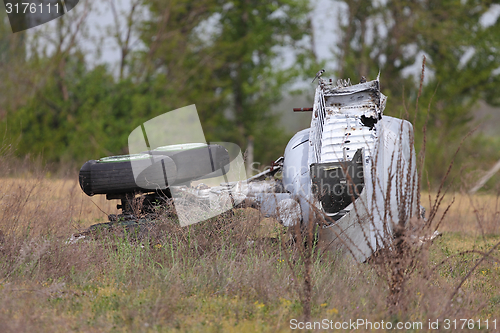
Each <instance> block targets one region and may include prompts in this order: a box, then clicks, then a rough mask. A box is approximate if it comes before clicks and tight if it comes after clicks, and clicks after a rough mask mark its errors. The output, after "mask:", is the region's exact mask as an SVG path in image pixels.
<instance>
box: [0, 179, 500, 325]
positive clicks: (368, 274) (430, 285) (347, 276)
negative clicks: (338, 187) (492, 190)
mask: <svg viewBox="0 0 500 333" xmlns="http://www.w3.org/2000/svg"><path fill="white" fill-rule="evenodd" d="M0 188H1V190H0V193H1V194H0V207H1V211H0V230H2V231H3V239H2V243H1V244H0V247H1V250H0V331H1V332H28V331H29V332H32V331H36V332H67V331H82V332H105V331H127V332H130V331H134V332H141V331H143V332H150V331H151V332H156V331H162V332H163V331H182V332H184V331H190V332H220V331H224V332H280V331H283V332H284V331H289V328H290V319H292V318H295V319H299V320H300V319H301V318H302V314H303V298H302V297H301V296H300V293H299V292H300V290H302V289H301V288H303V279H304V276H305V266H304V263H303V261H302V259H301V257H300V256H298V255H297V253H294V248H293V247H288V248H287V247H282V246H281V245H280V244H281V243H282V242H283V243H287V242H288V241H289V238H288V235H287V234H285V232H286V230H284V229H283V228H281V227H279V226H278V225H276V224H275V223H274V222H273V221H272V220H269V219H264V218H263V217H261V216H260V215H259V214H258V213H257V212H256V211H255V210H252V209H246V210H243V209H241V210H236V211H235V212H234V214H225V215H224V216H219V217H217V218H213V219H211V220H209V221H206V222H203V223H199V224H196V225H193V226H190V227H185V228H181V227H179V226H178V224H177V223H176V222H175V221H173V220H171V219H169V218H167V217H163V219H162V221H161V223H159V224H158V225H156V226H152V227H151V228H150V229H149V237H147V238H143V239H142V240H140V241H137V240H136V239H133V237H125V238H117V237H114V236H109V237H106V235H104V237H100V238H99V239H96V240H88V241H82V242H79V243H76V244H67V243H66V240H67V239H68V237H69V236H70V235H71V233H73V232H75V231H76V230H77V229H82V228H84V227H87V226H89V225H90V224H93V223H96V222H99V221H104V219H105V216H104V214H103V213H102V212H101V211H100V210H99V209H98V208H97V207H96V206H95V205H94V204H92V202H91V200H93V201H94V202H95V203H96V204H97V206H99V207H100V208H101V209H102V210H103V211H106V213H113V208H114V205H115V204H116V203H110V202H106V201H105V200H104V198H103V197H102V196H101V197H94V198H89V197H87V196H85V195H84V194H83V193H82V192H81V190H80V189H79V187H78V184H77V183H76V181H75V180H66V181H65V180H47V179H44V178H42V177H26V178H23V179H12V178H4V179H2V180H1V186H0ZM459 200H462V201H459ZM471 202H472V203H474V204H472V203H471ZM423 203H424V205H425V203H426V201H425V200H423ZM496 203H497V199H496V198H495V197H492V196H485V195H482V196H477V197H474V198H472V201H468V198H467V197H466V196H461V195H457V196H456V202H455V204H454V205H453V206H452V208H451V210H450V213H449V216H448V217H447V218H446V219H445V221H444V222H443V224H442V227H441V228H440V230H441V231H443V233H444V234H443V237H441V238H439V239H437V240H436V241H435V242H434V244H433V245H432V246H431V247H430V251H429V252H428V253H427V254H425V255H424V256H422V257H421V258H420V260H422V264H421V265H420V266H419V267H420V268H421V271H418V272H417V273H415V274H414V275H413V276H412V278H411V279H410V280H409V282H408V286H407V288H406V296H405V297H406V304H407V307H408V309H407V311H406V312H401V313H397V314H392V315H389V313H388V311H387V305H386V297H387V294H388V287H387V285H386V284H385V283H384V281H382V280H381V279H380V278H379V277H378V275H377V274H376V269H375V267H374V266H373V265H371V264H358V263H355V262H354V261H352V260H351V259H350V257H349V256H343V255H341V254H332V253H329V254H321V253H318V252H317V251H313V253H312V258H311V259H312V261H311V262H312V263H311V265H312V269H311V281H312V293H311V295H310V297H311V302H310V304H311V320H313V321H314V320H316V321H318V320H322V319H328V320H333V321H334V322H337V321H341V322H342V321H349V320H356V319H358V318H363V319H367V320H371V321H373V322H375V321H379V322H380V321H381V320H384V321H385V322H387V321H391V322H394V323H395V322H397V321H420V322H423V323H424V325H426V324H427V323H428V320H435V319H438V317H439V316H440V315H441V317H440V319H441V320H442V319H443V318H450V319H460V318H472V319H475V320H486V319H490V321H491V320H493V319H497V322H498V325H499V328H500V322H499V321H500V298H499V297H498V294H499V292H500V265H499V264H498V262H497V263H495V261H494V260H493V259H491V258H494V257H495V258H498V257H499V253H498V250H496V251H494V252H492V253H491V257H489V258H488V260H483V261H482V262H479V260H480V258H483V257H484V256H483V255H481V253H480V252H486V251H489V249H491V247H492V245H493V244H495V243H496V242H498V240H499V238H500V233H499V229H498V224H499V218H498V208H497V207H498V206H496ZM479 204H482V206H479ZM475 207H483V208H484V209H483V210H482V211H481V214H483V215H479V213H474V208H475ZM478 216H482V217H481V218H482V222H481V223H478V222H477V217H478ZM475 218H476V219H475ZM464 250H473V251H475V252H468V253H462V254H460V252H463V251H464ZM286 258H290V260H291V263H292V265H291V267H290V266H289V265H288V264H287V262H286ZM477 263H479V265H478V267H477V268H476V269H475V270H474V271H472V273H471V274H470V277H469V278H468V279H467V280H466V282H465V283H463V285H462V286H461V287H460V288H459V291H458V293H457V294H456V295H454V292H455V290H456V287H457V286H458V285H459V283H460V282H461V281H462V279H463V278H464V277H465V276H466V275H467V274H468V272H470V271H471V269H472V268H473V267H474V266H475V265H476V264H477ZM451 298H452V300H451V305H452V306H451V308H450V310H448V311H447V312H445V313H443V309H444V308H445V307H446V305H447V303H448V302H449V301H450V299H451ZM443 316H444V317H443ZM441 327H442V326H441ZM424 328H426V326H424ZM359 331H365V330H364V329H360V330H359ZM424 331H426V330H425V329H424Z"/></svg>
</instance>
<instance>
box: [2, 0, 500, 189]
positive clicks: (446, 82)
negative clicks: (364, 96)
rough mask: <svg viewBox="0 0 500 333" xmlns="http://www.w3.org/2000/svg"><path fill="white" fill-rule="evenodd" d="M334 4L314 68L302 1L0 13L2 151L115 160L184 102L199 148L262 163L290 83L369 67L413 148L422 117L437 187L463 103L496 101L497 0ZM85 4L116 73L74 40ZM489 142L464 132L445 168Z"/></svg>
mask: <svg viewBox="0 0 500 333" xmlns="http://www.w3.org/2000/svg"><path fill="white" fill-rule="evenodd" d="M335 3H336V4H337V5H336V6H335V7H334V8H337V10H336V11H332V12H331V13H329V14H328V16H329V19H331V20H334V21H335V22H336V23H335V24H336V25H337V27H338V29H337V30H336V31H337V32H336V35H333V34H332V36H331V41H332V42H331V45H329V46H330V48H331V50H332V56H331V59H328V60H326V61H325V60H319V59H318V58H317V55H316V53H317V52H316V50H315V46H314V41H315V40H317V35H318V34H325V33H330V34H331V32H326V31H319V30H318V29H313V26H314V23H315V17H314V11H313V6H314V4H313V3H312V2H310V1H307V0H276V1H271V2H260V1H255V0H239V1H222V0H199V1H195V2H192V1H186V0H169V1H160V0H131V2H130V5H129V6H127V7H126V10H123V8H122V7H120V6H118V3H117V2H115V1H114V0H108V1H104V2H99V3H92V2H90V1H80V4H79V5H78V6H77V7H75V9H73V10H72V11H71V12H70V13H68V14H67V15H64V16H63V17H61V18H59V19H57V20H56V21H55V22H54V23H53V24H52V25H46V26H43V27H41V28H40V29H36V30H34V31H35V32H30V31H28V32H22V33H16V34H12V32H11V31H10V27H9V26H8V20H7V17H6V15H5V14H4V13H2V14H1V15H2V16H0V19H1V21H0V23H1V24H0V74H1V75H2V80H1V82H0V89H1V94H0V122H1V124H0V125H1V127H0V131H1V133H0V134H1V135H2V138H3V141H4V144H8V143H13V144H15V145H16V152H17V154H18V155H20V156H23V155H26V154H32V155H33V154H35V155H36V154H41V155H42V157H43V159H44V160H45V161H48V162H55V163H61V162H62V163H67V162H74V163H76V164H79V163H81V162H83V161H85V160H87V159H91V158H98V157H102V156H106V155H116V154H124V153H127V137H128V134H129V133H130V131H131V130H133V129H134V128H135V127H137V126H139V125H140V124H141V123H142V122H144V121H146V120H149V119H151V118H153V117H155V116H157V115H160V114H162V113H165V112H168V111H170V110H174V109H176V108H179V107H183V106H185V105H190V104H196V106H197V109H198V112H199V115H200V119H201V121H202V125H203V129H204V132H205V135H206V137H207V140H208V141H230V142H235V143H237V144H238V145H240V147H242V149H243V150H244V149H245V148H246V147H247V144H248V142H249V140H253V141H254V142H255V159H256V160H257V161H259V162H262V163H263V164H264V165H268V164H269V163H270V162H271V161H272V160H274V159H275V158H276V157H278V156H280V155H281V154H282V153H283V149H284V146H285V144H286V142H287V140H288V139H289V138H290V137H291V135H292V134H293V133H287V132H286V131H285V130H284V129H283V128H282V127H281V126H280V121H279V117H278V116H277V115H276V114H273V113H272V112H271V109H272V108H273V106H275V105H277V103H279V102H280V101H281V100H282V99H283V97H284V96H285V95H286V94H287V93H289V92H290V91H291V90H293V89H294V87H295V85H294V83H297V82H301V81H304V80H306V79H309V80H310V78H311V77H314V74H315V73H316V71H317V70H318V69H320V68H322V67H324V66H326V68H329V69H330V71H331V72H333V74H334V75H333V76H334V77H336V78H349V77H350V78H351V80H352V81H353V82H356V81H357V80H358V79H359V78H360V77H361V76H365V77H367V78H369V79H373V78H375V77H376V76H377V75H378V73H379V72H380V74H381V81H382V91H383V92H384V94H386V95H388V96H389V99H388V105H387V107H386V113H387V114H390V115H395V116H403V117H408V118H409V119H410V120H411V121H413V122H414V125H415V127H416V129H417V131H416V133H417V137H416V144H417V149H420V142H421V141H422V140H421V135H422V134H421V131H419V129H420V128H422V126H423V123H424V122H427V123H428V130H427V151H428V157H427V159H426V163H427V165H426V171H427V173H428V175H429V177H430V178H431V179H438V178H439V177H441V176H442V175H443V174H444V173H445V172H446V168H444V165H445V164H446V162H447V161H449V159H450V158H451V156H452V155H453V153H454V148H456V146H458V142H459V141H460V139H461V137H462V136H464V135H465V134H466V133H467V132H468V131H469V130H470V129H471V128H472V127H473V124H474V122H473V121H472V116H473V112H474V108H475V107H476V106H477V102H478V101H479V100H482V101H485V102H487V103H489V104H491V105H500V97H499V96H500V91H499V89H500V84H499V83H500V82H499V81H500V73H499V67H500V59H499V58H500V53H499V52H498V50H499V48H500V45H499V44H500V20H496V21H494V22H493V23H492V24H489V25H485V24H484V23H483V21H482V18H483V16H484V14H485V13H486V12H487V11H488V10H489V9H490V8H491V6H493V5H495V3H499V2H498V1H480V0H468V1H461V0H446V1H432V0H423V1H412V0H397V1H391V0H389V1H386V2H384V3H379V2H367V1H361V0H354V1H337V2H335ZM99 10H100V11H108V12H109V13H111V15H112V17H113V20H112V21H111V22H109V25H108V28H107V29H104V30H103V31H102V32H101V34H102V35H101V36H100V38H101V39H99V38H97V39H96V38H95V37H93V38H94V40H93V43H94V44H96V45H98V44H99V43H102V41H104V40H106V41H107V42H106V43H107V44H109V45H106V46H107V47H113V48H115V49H117V50H119V54H120V56H119V59H118V61H117V64H116V70H114V68H113V66H110V65H109V64H108V63H106V62H104V61H102V62H101V63H99V62H97V63H96V61H93V60H92V59H96V57H95V55H94V54H90V52H89V51H88V50H87V49H86V48H85V47H84V44H83V43H81V41H82V40H85V39H86V38H88V36H89V34H90V33H91V32H92V29H91V28H92V27H91V24H92V22H90V20H89V17H90V16H91V14H92V13H93V12H94V11H99ZM144 13H146V14H144ZM49 29H50V31H49ZM105 37H106V38H107V39H104V38H105ZM323 40H324V38H323ZM423 55H425V56H426V59H427V62H426V79H425V81H424V82H423V86H422V88H420V81H419V78H418V74H412V73H416V71H413V72H412V71H409V68H412V67H413V68H418V67H419V64H420V63H421V59H422V56H423ZM290 59H292V61H290ZM288 63H289V64H288ZM419 91H420V98H419V101H418V106H416V105H417V103H416V101H417V96H418V95H419ZM428 111H429V112H428ZM467 142H468V143H467ZM498 143H499V142H498V138H495V137H485V136H482V135H481V134H480V133H478V134H476V135H473V137H472V138H471V139H470V140H468V141H466V143H465V144H464V146H463V149H464V151H465V152H466V154H463V155H462V156H463V157H462V160H459V162H460V161H461V162H465V158H466V157H470V155H473V156H475V158H476V160H478V159H479V160H482V161H484V162H485V163H486V164H488V163H493V161H494V159H495V158H497V159H498V158H499V157H500V153H499V152H498V151H499V149H498ZM478 147H480V148H478ZM436 166H439V167H436ZM457 172H458V171H457Z"/></svg>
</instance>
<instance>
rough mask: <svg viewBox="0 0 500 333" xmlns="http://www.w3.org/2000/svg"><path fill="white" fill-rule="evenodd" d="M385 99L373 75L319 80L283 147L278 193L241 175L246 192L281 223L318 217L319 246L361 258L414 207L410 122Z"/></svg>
mask: <svg viewBox="0 0 500 333" xmlns="http://www.w3.org/2000/svg"><path fill="white" fill-rule="evenodd" d="M385 102H386V97H385V96H384V95H383V94H382V93H381V92H380V86H379V80H378V79H377V80H373V81H369V82H365V83H360V84H356V85H351V84H350V83H349V82H346V81H339V82H337V83H336V84H334V83H332V82H331V80H329V81H326V80H322V79H321V80H320V82H319V85H318V87H317V89H316V94H315V100H314V107H313V110H312V119H311V126H310V128H307V129H304V130H302V131H300V132H298V133H297V134H295V135H294V136H293V138H292V139H291V140H290V142H289V143H288V145H287V147H286V149H285V154H284V159H283V161H282V166H281V168H282V173H283V177H282V180H281V182H282V183H281V187H280V188H279V192H280V193H276V192H274V191H273V190H271V188H275V187H270V188H269V189H270V190H269V191H265V193H263V191H260V192H254V191H252V182H253V181H254V180H252V179H249V181H248V186H249V189H250V191H249V192H248V195H247V197H248V198H249V199H251V198H253V199H254V200H255V202H256V203H257V204H258V206H259V207H260V209H261V210H262V211H263V212H264V213H266V214H267V215H270V216H274V217H276V218H277V219H279V220H281V222H282V223H283V224H284V225H288V226H290V225H293V224H294V223H298V222H299V221H300V222H301V223H304V224H307V223H315V222H321V223H320V225H321V229H320V244H321V245H322V246H323V247H324V248H328V249H338V248H344V249H347V250H348V252H350V253H351V254H352V255H353V256H354V257H355V258H356V259H357V260H358V261H365V260H366V259H367V258H368V257H369V256H370V255H371V254H372V253H373V252H374V251H376V250H377V249H379V248H381V247H383V246H384V244H387V239H388V238H390V237H391V236H392V233H393V230H394V227H395V225H396V224H399V225H406V224H407V222H408V220H409V219H410V218H411V217H412V216H416V215H417V212H418V210H417V195H418V193H417V186H416V163H415V162H416V161H415V152H414V148H413V128H412V125H411V124H410V123H409V122H407V121H405V120H402V119H397V118H393V117H389V116H384V115H383V111H384V108H385ZM261 178H262V177H261ZM267 182H268V183H269V184H270V186H271V185H272V184H273V183H274V182H275V180H268V181H267ZM261 190H262V185H261ZM272 192H274V193H272ZM283 207H288V211H287V212H288V213H286V214H285V211H284V209H282V208H283Z"/></svg>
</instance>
